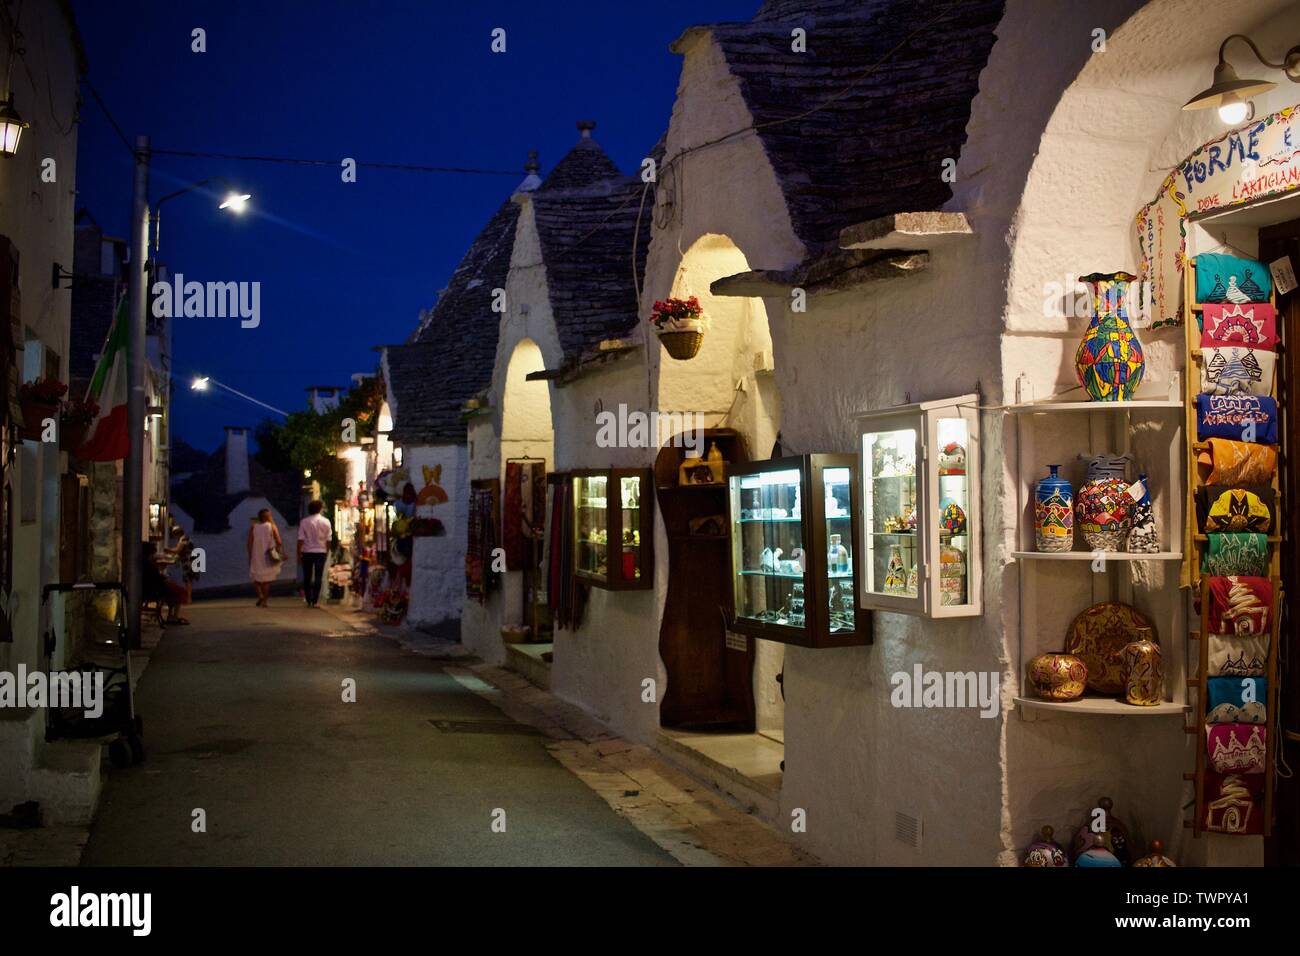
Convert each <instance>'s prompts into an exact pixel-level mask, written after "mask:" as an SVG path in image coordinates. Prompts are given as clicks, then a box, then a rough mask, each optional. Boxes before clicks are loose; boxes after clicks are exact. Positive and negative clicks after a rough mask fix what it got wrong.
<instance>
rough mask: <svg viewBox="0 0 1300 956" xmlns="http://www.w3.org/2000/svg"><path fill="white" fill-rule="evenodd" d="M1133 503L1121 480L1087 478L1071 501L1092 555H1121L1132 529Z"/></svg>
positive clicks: (1126, 485) (1080, 529)
mask: <svg viewBox="0 0 1300 956" xmlns="http://www.w3.org/2000/svg"><path fill="white" fill-rule="evenodd" d="M1133 504H1134V502H1133V499H1132V498H1131V497H1129V493H1128V482H1127V481H1125V480H1124V479H1123V478H1089V479H1088V480H1087V481H1085V482H1084V483H1083V487H1082V488H1080V489H1079V493H1078V495H1076V496H1075V499H1074V510H1075V516H1076V517H1077V518H1078V521H1079V531H1080V532H1081V533H1082V534H1083V540H1084V541H1085V542H1086V543H1087V545H1088V547H1089V548H1090V549H1091V550H1093V551H1122V550H1123V548H1124V542H1125V540H1126V539H1127V538H1128V532H1129V528H1131V527H1132V525H1133Z"/></svg>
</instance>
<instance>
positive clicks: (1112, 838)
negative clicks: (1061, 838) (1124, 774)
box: [1070, 797, 1129, 866]
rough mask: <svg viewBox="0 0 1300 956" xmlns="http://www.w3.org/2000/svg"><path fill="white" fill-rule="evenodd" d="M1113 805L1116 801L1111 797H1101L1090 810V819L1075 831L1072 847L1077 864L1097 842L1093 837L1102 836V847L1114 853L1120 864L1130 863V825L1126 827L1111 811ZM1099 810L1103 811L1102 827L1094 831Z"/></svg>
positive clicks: (1102, 864) (1104, 864)
mask: <svg viewBox="0 0 1300 956" xmlns="http://www.w3.org/2000/svg"><path fill="white" fill-rule="evenodd" d="M1113 806H1114V802H1113V801H1112V800H1111V799H1110V797H1101V798H1100V799H1099V800H1098V801H1097V807H1096V809H1093V810H1090V811H1089V812H1088V819H1087V820H1086V821H1085V822H1084V824H1083V826H1081V827H1079V829H1078V831H1076V832H1075V834H1074V842H1073V844H1071V847H1070V849H1071V852H1072V853H1073V854H1074V859H1075V865H1076V866H1077V865H1078V861H1079V857H1080V856H1081V855H1082V854H1083V853H1086V852H1087V851H1088V850H1089V849H1091V848H1092V847H1093V846H1094V844H1095V843H1096V841H1095V840H1094V839H1093V837H1100V838H1101V846H1102V848H1103V849H1105V850H1107V851H1109V852H1110V853H1111V854H1113V855H1114V856H1115V858H1116V859H1117V860H1119V862H1120V865H1122V866H1127V865H1128V862H1129V849H1128V848H1129V835H1128V827H1126V826H1125V825H1124V823H1123V822H1122V821H1121V820H1120V819H1119V818H1118V817H1117V816H1115V815H1114V814H1113V813H1111V807H1113ZM1097 810H1101V811H1102V815H1101V817H1100V822H1101V825H1102V829H1101V830H1098V831H1095V832H1094V831H1093V829H1092V823H1093V820H1094V819H1096V818H1098V815H1097ZM1090 865H1092V866H1108V865H1109V864H1106V863H1100V864H1097V863H1094V864H1090Z"/></svg>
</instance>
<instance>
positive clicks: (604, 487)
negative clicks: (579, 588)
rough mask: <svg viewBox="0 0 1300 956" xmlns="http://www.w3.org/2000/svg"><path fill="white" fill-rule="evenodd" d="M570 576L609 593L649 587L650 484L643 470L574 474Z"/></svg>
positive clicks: (652, 563) (651, 565) (651, 575)
mask: <svg viewBox="0 0 1300 956" xmlns="http://www.w3.org/2000/svg"><path fill="white" fill-rule="evenodd" d="M570 481H572V482H573V573H574V575H575V576H576V577H577V578H578V580H580V581H585V582H587V583H588V584H591V585H594V586H595V587H598V588H607V589H609V590H611V591H629V590H637V589H645V588H649V587H651V586H653V584H654V567H655V561H654V482H653V480H652V478H651V472H650V471H649V469H636V468H607V469H605V470H603V471H574V472H571V473H570Z"/></svg>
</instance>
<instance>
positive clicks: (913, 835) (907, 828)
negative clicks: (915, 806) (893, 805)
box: [894, 810, 921, 850]
mask: <svg viewBox="0 0 1300 956" xmlns="http://www.w3.org/2000/svg"><path fill="white" fill-rule="evenodd" d="M894 839H895V840H897V841H898V842H899V843H902V844H905V845H907V846H910V847H911V848H912V849H914V850H919V849H920V848H921V821H920V819H919V818H917V817H914V816H912V815H911V814H910V813H903V812H902V811H901V810H896V811H894Z"/></svg>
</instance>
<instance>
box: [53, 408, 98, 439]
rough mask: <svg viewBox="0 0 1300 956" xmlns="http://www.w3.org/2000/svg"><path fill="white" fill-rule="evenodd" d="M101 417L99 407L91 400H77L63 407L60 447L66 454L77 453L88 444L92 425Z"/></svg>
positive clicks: (60, 421)
mask: <svg viewBox="0 0 1300 956" xmlns="http://www.w3.org/2000/svg"><path fill="white" fill-rule="evenodd" d="M98 417H99V405H98V404H96V403H95V402H92V401H91V400H90V399H76V398H74V399H73V400H72V401H70V402H68V403H67V404H66V405H64V406H63V414H62V415H60V416H59V447H60V448H61V449H62V450H63V451H66V452H76V450H77V449H78V448H80V447H81V446H82V445H84V444H85V443H86V433H87V432H89V431H90V426H91V423H93V422H94V421H95V419H96V418H98Z"/></svg>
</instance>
